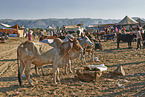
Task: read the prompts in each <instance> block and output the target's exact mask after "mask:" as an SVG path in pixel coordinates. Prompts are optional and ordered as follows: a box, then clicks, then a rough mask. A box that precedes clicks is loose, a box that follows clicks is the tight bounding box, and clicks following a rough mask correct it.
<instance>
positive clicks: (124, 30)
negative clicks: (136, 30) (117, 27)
mask: <svg viewBox="0 0 145 97" xmlns="http://www.w3.org/2000/svg"><path fill="white" fill-rule="evenodd" d="M125 33H126V28H125V27H124V26H123V34H125Z"/></svg>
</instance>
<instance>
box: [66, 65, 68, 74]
mask: <svg viewBox="0 0 145 97" xmlns="http://www.w3.org/2000/svg"><path fill="white" fill-rule="evenodd" d="M67 67H68V64H66V65H65V74H67V73H68V72H67Z"/></svg>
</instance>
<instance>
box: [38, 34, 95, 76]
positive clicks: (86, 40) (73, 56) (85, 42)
mask: <svg viewBox="0 0 145 97" xmlns="http://www.w3.org/2000/svg"><path fill="white" fill-rule="evenodd" d="M68 37H71V36H68ZM77 40H78V41H79V43H80V45H81V46H82V48H84V49H85V47H86V46H92V45H93V43H92V42H91V41H90V39H89V38H88V37H87V36H84V37H81V38H79V39H77ZM65 41H68V39H65ZM48 44H49V43H48ZM80 54H81V61H82V62H83V63H86V59H85V54H83V53H80V52H77V51H73V52H71V53H70V56H69V57H70V60H69V63H68V64H66V65H65V73H67V66H68V65H69V71H70V72H72V70H71V60H74V59H76V58H78V57H79V56H80ZM35 71H36V74H38V69H37V68H36V66H35ZM41 71H42V74H43V75H45V73H44V71H43V66H42V68H41Z"/></svg>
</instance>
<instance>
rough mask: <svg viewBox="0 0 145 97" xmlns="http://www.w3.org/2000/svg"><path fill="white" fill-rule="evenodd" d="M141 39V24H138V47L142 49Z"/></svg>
mask: <svg viewBox="0 0 145 97" xmlns="http://www.w3.org/2000/svg"><path fill="white" fill-rule="evenodd" d="M141 39H142V35H141V32H140V27H139V25H138V26H137V49H139V48H140V49H141Z"/></svg>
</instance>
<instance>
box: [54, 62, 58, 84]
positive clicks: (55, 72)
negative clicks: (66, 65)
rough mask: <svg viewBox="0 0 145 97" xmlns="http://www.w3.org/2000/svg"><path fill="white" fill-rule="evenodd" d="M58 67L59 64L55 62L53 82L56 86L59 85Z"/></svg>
mask: <svg viewBox="0 0 145 97" xmlns="http://www.w3.org/2000/svg"><path fill="white" fill-rule="evenodd" d="M57 67H58V63H57V62H55V63H54V64H53V81H54V83H55V84H57V82H56V75H57Z"/></svg>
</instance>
